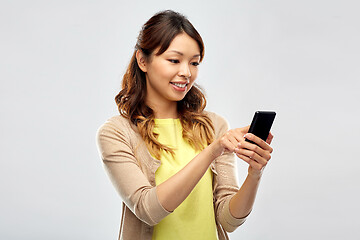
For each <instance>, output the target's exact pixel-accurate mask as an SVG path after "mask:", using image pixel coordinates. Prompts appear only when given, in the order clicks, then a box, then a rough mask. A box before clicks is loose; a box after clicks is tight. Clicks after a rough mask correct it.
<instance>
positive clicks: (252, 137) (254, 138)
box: [245, 133, 273, 153]
mask: <svg viewBox="0 0 360 240" xmlns="http://www.w3.org/2000/svg"><path fill="white" fill-rule="evenodd" d="M245 138H246V139H248V140H251V141H253V142H254V143H256V144H257V145H258V146H259V147H261V148H262V149H264V150H267V151H269V152H270V153H272V151H273V149H272V147H270V145H269V144H268V143H267V142H265V141H264V140H262V139H261V138H259V137H257V136H255V135H254V134H252V133H247V134H245Z"/></svg>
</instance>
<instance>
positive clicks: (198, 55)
mask: <svg viewBox="0 0 360 240" xmlns="http://www.w3.org/2000/svg"><path fill="white" fill-rule="evenodd" d="M169 52H174V53H177V54H179V55H181V56H184V54H183V53H182V52H179V51H176V50H170V51H169ZM196 57H200V54H195V55H194V56H193V58H196Z"/></svg>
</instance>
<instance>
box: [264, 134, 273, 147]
mask: <svg viewBox="0 0 360 240" xmlns="http://www.w3.org/2000/svg"><path fill="white" fill-rule="evenodd" d="M273 138H274V136H273V135H272V134H271V132H269V136H268V137H267V139H266V143H267V144H269V145H270V144H271V142H272V140H273Z"/></svg>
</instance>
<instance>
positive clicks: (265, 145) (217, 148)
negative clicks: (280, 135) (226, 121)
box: [211, 126, 273, 177]
mask: <svg viewBox="0 0 360 240" xmlns="http://www.w3.org/2000/svg"><path fill="white" fill-rule="evenodd" d="M249 128H250V126H246V127H243V128H235V129H230V130H229V131H227V132H226V133H225V134H224V135H223V136H222V137H221V138H219V139H217V140H216V141H215V142H213V143H212V144H211V145H213V146H212V147H213V155H214V156H215V157H217V156H220V155H221V154H223V153H227V152H234V153H235V154H236V155H237V156H238V157H239V158H241V159H242V160H244V161H245V162H247V163H248V164H249V170H248V172H249V174H250V175H252V176H256V177H259V176H261V173H262V170H263V169H264V167H265V166H266V164H267V162H268V161H269V160H270V158H271V153H272V152H273V149H272V147H270V143H271V141H272V139H273V135H272V134H271V133H269V136H268V138H267V139H266V141H263V140H262V139H261V138H259V137H257V136H255V135H254V134H251V133H248V131H249ZM244 137H245V138H247V139H248V140H251V141H253V142H254V143H256V144H254V143H250V142H247V141H245V138H244Z"/></svg>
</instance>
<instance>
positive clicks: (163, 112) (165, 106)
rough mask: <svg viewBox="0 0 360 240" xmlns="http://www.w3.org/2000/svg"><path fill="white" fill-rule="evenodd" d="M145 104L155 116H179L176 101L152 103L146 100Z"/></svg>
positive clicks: (159, 117) (160, 117)
mask: <svg viewBox="0 0 360 240" xmlns="http://www.w3.org/2000/svg"><path fill="white" fill-rule="evenodd" d="M147 105H148V106H149V107H150V108H151V109H152V110H153V111H154V115H155V118H157V119H164V118H174V119H176V118H179V115H178V111H177V102H170V103H162V104H158V103H157V104H154V103H150V102H148V103H147Z"/></svg>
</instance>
